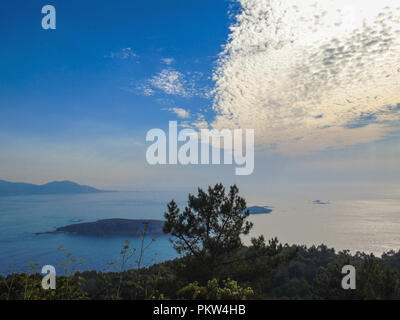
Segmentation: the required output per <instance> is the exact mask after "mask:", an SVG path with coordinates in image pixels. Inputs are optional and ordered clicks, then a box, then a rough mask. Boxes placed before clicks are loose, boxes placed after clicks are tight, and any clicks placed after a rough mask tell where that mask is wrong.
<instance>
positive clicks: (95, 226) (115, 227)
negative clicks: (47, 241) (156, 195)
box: [36, 218, 164, 237]
mask: <svg viewBox="0 0 400 320" xmlns="http://www.w3.org/2000/svg"><path fill="white" fill-rule="evenodd" d="M145 224H146V225H147V232H146V234H147V235H149V236H162V235H164V233H163V231H162V229H163V225H164V221H162V220H143V219H116V218H114V219H104V220H98V221H95V222H84V223H76V224H70V225H68V226H65V227H59V228H57V229H56V230H55V231H49V232H39V233H36V234H37V235H39V234H46V233H48V234H56V233H68V234H78V235H85V236H94V237H113V236H135V235H136V236H140V235H142V234H143V231H144V225H145Z"/></svg>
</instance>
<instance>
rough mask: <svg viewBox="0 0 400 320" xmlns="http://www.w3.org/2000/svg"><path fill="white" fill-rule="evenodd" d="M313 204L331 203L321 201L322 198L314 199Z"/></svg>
mask: <svg viewBox="0 0 400 320" xmlns="http://www.w3.org/2000/svg"><path fill="white" fill-rule="evenodd" d="M313 204H322V205H326V204H331V202H330V201H329V200H328V201H322V200H314V201H313Z"/></svg>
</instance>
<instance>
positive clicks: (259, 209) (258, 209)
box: [247, 206, 272, 214]
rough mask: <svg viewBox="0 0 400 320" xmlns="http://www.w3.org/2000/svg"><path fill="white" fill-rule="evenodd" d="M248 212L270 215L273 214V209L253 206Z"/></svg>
mask: <svg viewBox="0 0 400 320" xmlns="http://www.w3.org/2000/svg"><path fill="white" fill-rule="evenodd" d="M247 210H249V211H250V214H268V213H271V212H272V207H268V206H252V207H248V208H247Z"/></svg>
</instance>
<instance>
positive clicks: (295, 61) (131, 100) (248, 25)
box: [0, 0, 400, 194]
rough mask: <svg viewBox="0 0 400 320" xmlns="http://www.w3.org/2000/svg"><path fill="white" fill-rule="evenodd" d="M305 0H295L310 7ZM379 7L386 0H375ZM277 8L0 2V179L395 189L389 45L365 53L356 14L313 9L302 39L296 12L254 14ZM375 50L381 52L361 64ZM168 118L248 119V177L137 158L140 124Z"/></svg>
mask: <svg viewBox="0 0 400 320" xmlns="http://www.w3.org/2000/svg"><path fill="white" fill-rule="evenodd" d="M312 1H313V0H302V1H301V2H302V3H303V4H304V8H307V6H309V7H310V8H311V7H312V6H311V2H312ZM356 2H357V1H355V3H356ZM288 3H290V1H288ZM335 3H336V5H337V6H340V5H343V3H342V1H337V2H335ZM394 3H395V2H394ZM46 4H51V5H53V6H54V7H55V8H56V12H57V15H56V17H57V28H56V30H43V29H42V28H41V19H42V17H43V15H42V14H41V8H42V6H44V5H46ZM357 4H358V2H357ZM357 4H355V8H356V9H357ZM391 4H393V1H392V2H391V0H384V1H383V2H382V8H383V5H386V6H389V7H390V5H391ZM360 6H361V4H360ZM241 7H243V8H246V9H247V15H240V10H239V9H240V8H241ZM313 8H314V7H313ZM363 8H364V12H363V13H362V14H363V17H364V18H365V19H370V20H367V21H370V23H371V25H373V26H375V27H376V28H378V27H380V26H381V25H380V24H379V21H377V20H374V17H375V13H376V14H379V12H380V10H381V9H382V8H380V7H379V6H372V5H371V7H368V6H364V7H363ZM393 8H394V7H393ZM278 9H279V8H274V7H272V8H270V7H268V5H267V1H264V0H260V1H257V2H252V1H247V0H241V1H239V2H235V1H225V0H201V1H194V0H193V1H188V0H181V1H178V0H168V1H166V0H164V1H161V0H146V1H124V0H121V1H99V0H97V1H89V0H85V1H36V0H32V1H22V0H16V1H3V2H2V3H1V4H0V37H1V39H2V49H1V50H0V112H1V117H0V148H1V150H2V151H1V153H0V169H1V172H0V178H3V179H7V180H11V181H27V182H33V183H45V182H47V181H50V180H64V179H67V180H74V181H77V182H79V183H82V184H90V185H94V186H97V187H104V188H120V189H142V188H143V189H168V188H191V187H193V186H194V185H197V184H198V185H206V184H213V183H216V182H218V181H224V182H226V183H232V182H236V183H238V184H239V185H241V186H243V188H244V189H245V190H248V192H250V191H251V192H256V191H257V190H258V191H259V190H264V191H265V190H266V189H265V188H266V186H270V185H271V184H273V185H276V186H279V188H280V190H281V191H282V192H285V191H287V190H288V189H290V188H292V189H296V188H298V187H299V186H302V185H305V184H307V185H308V184H309V185H313V186H314V187H310V190H311V189H313V190H314V189H315V190H318V188H319V187H318V186H320V185H321V184H332V185H335V186H337V188H339V189H340V188H341V187H342V186H343V184H348V183H349V182H351V183H352V186H353V185H354V184H355V185H358V186H360V185H365V184H366V183H367V182H368V183H373V182H374V181H377V180H379V181H382V183H383V184H385V183H386V182H387V183H388V184H389V182H390V184H397V183H398V181H399V180H400V176H399V170H398V165H397V163H398V159H399V156H400V150H399V135H398V132H399V131H398V124H399V119H400V118H399V114H400V107H399V102H400V99H398V98H399V94H398V93H396V89H398V83H399V82H398V80H399V72H397V73H396V69H395V68H393V66H394V64H395V60H393V59H391V56H394V57H396V53H397V52H396V50H398V49H396V48H398V46H397V47H396V43H395V42H394V40H393V45H392V46H387V47H381V50H380V51H379V52H380V54H382V56H383V59H378V58H379V56H377V52H378V51H377V50H374V51H371V50H370V46H371V44H370V43H372V42H371V41H369V42H368V41H367V40H368V39H369V37H370V36H371V35H370V34H368V32H367V31H365V32H361V33H360V34H356V33H355V32H354V30H353V29H355V28H356V27H357V23H358V22H357V21H358V20H357V19H355V20H354V21H355V22H354V25H346V26H345V28H344V29H337V30H336V29H335V30H333V31H332V28H326V29H325V27H326V25H329V24H330V23H333V22H334V21H336V20H334V19H341V18H343V19H344V18H346V19H347V18H348V16H347V15H348V13H346V12H344V13H343V15H342V16H339V17H336V16H335V17H330V16H329V15H327V16H328V17H329V18H330V19H331V20H327V21H325V22H321V21H317V22H315V24H316V25H317V23H318V30H320V31H319V32H320V34H318V32H317V33H315V32H314V33H313V34H310V35H309V36H308V35H307V33H306V32H305V30H309V29H310V28H309V27H310V25H301V24H299V25H296V23H298V21H300V20H301V19H298V17H296V16H295V15H296V14H298V13H292V15H291V16H288V17H283V18H284V19H280V20H279V19H278V18H277V21H275V22H274V21H271V19H270V20H267V19H266V20H265V21H264V20H263V19H265V17H264V16H260V15H261V13H265V12H267V11H268V10H272V11H271V12H274V11H273V10H276V12H281V11H282V10H278ZM320 9H321V10H323V9H324V8H320ZM313 10H314V9H313ZM315 10H317V9H315ZM324 10H325V9H324ZM382 10H383V9H382ZM300 11H301V10H300ZM286 12H289V13H290V12H291V8H288V10H286ZM293 12H294V11H293ZM304 12H307V14H309V11H304ZM356 12H358V11H357V10H356ZM304 14H306V13H304ZM385 14H386V13H385ZM396 14H398V12H397V11H396V12H394V13H393V12H392V13H391V16H393V17H394V18H395V17H396ZM235 15H238V16H236V18H235ZM371 17H372V18H371ZM394 18H393V19H394ZM311 20H312V19H310V21H311ZM347 20H348V19H347ZM282 21H284V22H282ZM285 21H286V24H285ZM359 21H361V20H359ZM273 23H275V24H273ZM307 23H308V22H307ZM310 23H314V22H312V21H311V22H310ZM325 24H326V25H325ZM395 27H398V24H397V25H396V21H393V28H391V29H388V30H382V33H381V35H380V38H379V37H378V38H379V39H378V40H376V39H374V41H376V42H377V43H378V44H379V41H380V40H382V43H385V39H384V35H385V34H387V33H388V32H389V33H390V32H393V34H395V35H397V36H396V37H397V39H396V41H398V38H399V37H398V34H397V33H395V31H396V30H397V29H395ZM346 28H347V29H346ZM352 28H353V29H352ZM271 30H275V31H274V32H271ZM296 30H297V31H296ZM296 32H298V33H299V35H297V34H296ZM330 32H334V33H332V34H331V33H330ZM300 33H301V34H300ZM378 36H379V35H378ZM296 37H297V38H296ZM318 37H319V38H318ZM334 38H338V39H340V41H342V44H338V43H337V42H334V41H333V42H332V41H331V40H332V39H334ZM316 39H317V40H316ZM318 39H320V40H318ZM326 39H328V40H326ZM326 41H328V42H327V43H325V42H326ZM357 41H359V42H360V43H361V44H363V45H360V47H359V48H357V49H356V50H354V51H353V52H352V56H351V57H350V60H344V59H345V58H343V55H342V54H341V52H340V50H343V49H340V48H346V46H349V43H350V44H351V43H357ZM282 43H286V45H282ZM365 43H367V44H368V45H366V44H365ZM386 43H387V41H386ZM364 44H365V45H364ZM329 46H331V47H332V46H337V48H336V47H335V48H329ZM224 48H225V50H224ZM303 48H307V50H305V51H302V50H303ZM327 48H328V49H327ZM382 48H383V49H382ZM332 50H333V51H332ZM335 50H336V51H335ZM327 52H329V54H330V55H329V56H326V55H327ZM332 52H336V53H334V54H332ZM219 56H220V57H222V58H223V60H222V61H219V62H218V57H219ZM360 56H361V57H363V58H362V59H364V65H363V64H360V63H359V61H360V59H359V57H360ZM397 56H398V55H397ZM347 57H348V56H347ZM346 59H348V58H346ZM392 60H393V61H394V62H393V61H392ZM321 61H322V63H320V62H321ZM376 61H383V63H382V65H376V66H375V67H376V70H379V72H378V71H376V72H373V73H371V72H372V71H370V70H371V68H370V67H368V66H370V65H371V63H375V62H376ZM332 65H333V66H337V68H336V69H332ZM357 65H358V67H357V68H358V72H354V69H353V67H355V66H357ZM329 68H331V69H329ZM338 68H340V69H338ZM388 70H393V71H390V73H391V74H388V73H389V71H388ZM324 74H330V75H331V76H329V77H328V78H327V77H325V76H323V75H324ZM354 74H356V75H357V77H358V78H356V77H355V76H354V77H353V78H352V76H350V75H354ZM371 74H372V75H373V76H374V79H375V80H374V81H372V80H370V79H371V78H372V77H371ZM366 79H368V80H366ZM360 83H361V85H360ZM397 91H399V90H397ZM214 98H215V100H214ZM397 99H398V100H397ZM170 120H178V121H180V123H181V124H183V125H192V126H194V127H196V126H198V125H201V124H204V123H205V124H207V125H208V126H213V127H215V128H221V127H224V126H228V127H238V126H239V127H243V128H248V127H250V128H255V129H256V140H257V143H258V145H259V148H258V149H257V152H256V167H255V172H254V174H253V175H252V176H250V177H236V176H234V175H233V172H234V169H233V167H232V166H231V167H230V166H227V167H221V166H217V167H213V166H198V167H194V166H189V167H182V166H167V167H166V166H155V167H153V166H149V165H148V164H147V163H146V161H145V151H146V142H145V135H146V132H147V131H148V130H150V129H152V128H158V127H159V128H163V129H166V128H167V126H168V121H170ZM257 135H258V136H257ZM352 188H353V187H352ZM258 191H257V192H258ZM260 194H262V192H261V191H260Z"/></svg>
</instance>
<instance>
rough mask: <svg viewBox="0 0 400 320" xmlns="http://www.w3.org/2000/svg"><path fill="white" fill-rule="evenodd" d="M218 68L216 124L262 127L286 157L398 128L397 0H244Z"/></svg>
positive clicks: (260, 139) (260, 134) (260, 135)
mask: <svg viewBox="0 0 400 320" xmlns="http://www.w3.org/2000/svg"><path fill="white" fill-rule="evenodd" d="M239 2H240V4H241V7H242V10H241V11H240V13H239V14H238V15H237V17H236V21H235V23H234V24H233V25H232V26H231V34H230V36H229V41H228V43H227V44H226V46H225V48H224V51H223V52H222V53H221V55H220V60H219V65H218V68H217V70H216V72H215V74H214V80H215V84H216V85H215V89H214V91H213V93H214V95H215V100H214V106H213V108H214V110H215V112H216V113H217V115H216V118H215V120H214V122H213V123H212V125H213V126H214V127H216V128H222V127H241V128H254V129H255V130H256V139H257V143H258V144H259V145H261V146H264V147H268V146H274V147H275V149H276V150H277V151H278V152H281V153H293V152H295V153H298V152H308V151H312V150H317V149H325V148H329V147H333V148H341V147H344V146H346V145H352V144H358V143H366V142H371V141H375V140H379V139H383V138H385V137H386V136H388V135H389V134H390V133H391V132H393V131H394V130H398V129H399V127H398V124H399V121H400V108H399V107H398V104H399V102H400V90H399V83H400V65H399V58H398V57H399V56H400V7H399V4H398V0H381V1H371V2H367V1H361V0H353V1H351V2H349V1H345V0H326V1H317V0H279V1H278V0H257V1H254V0H239Z"/></svg>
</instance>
